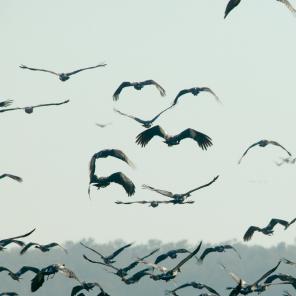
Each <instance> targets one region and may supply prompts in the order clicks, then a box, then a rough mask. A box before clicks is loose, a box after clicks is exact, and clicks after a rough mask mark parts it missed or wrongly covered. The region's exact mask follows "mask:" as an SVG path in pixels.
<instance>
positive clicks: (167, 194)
mask: <svg viewBox="0 0 296 296" xmlns="http://www.w3.org/2000/svg"><path fill="white" fill-rule="evenodd" d="M142 188H143V189H149V190H152V191H155V192H157V193H159V194H162V195H164V196H168V197H170V198H172V197H173V195H174V194H173V192H170V191H166V190H161V189H156V188H153V187H151V186H148V185H146V184H143V185H142Z"/></svg>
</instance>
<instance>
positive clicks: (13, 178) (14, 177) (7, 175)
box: [0, 174, 23, 183]
mask: <svg viewBox="0 0 296 296" xmlns="http://www.w3.org/2000/svg"><path fill="white" fill-rule="evenodd" d="M6 177H7V178H10V179H12V180H15V181H17V182H19V183H21V182H23V179H22V178H21V177H18V176H16V175H12V174H2V175H0V179H3V178H6Z"/></svg>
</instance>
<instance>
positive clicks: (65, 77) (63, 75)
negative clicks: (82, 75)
mask: <svg viewBox="0 0 296 296" xmlns="http://www.w3.org/2000/svg"><path fill="white" fill-rule="evenodd" d="M106 65H107V64H105V63H101V64H98V65H96V66H92V67H87V68H81V69H78V70H75V71H72V72H68V73H57V72H54V71H49V70H45V69H37V68H30V67H27V66H25V65H21V66H20V68H21V69H28V70H32V71H42V72H47V73H50V74H54V75H56V76H58V77H59V79H60V80H61V81H67V80H68V79H69V78H70V76H71V75H74V74H76V73H79V72H81V71H84V70H88V69H94V68H98V67H105V66H106Z"/></svg>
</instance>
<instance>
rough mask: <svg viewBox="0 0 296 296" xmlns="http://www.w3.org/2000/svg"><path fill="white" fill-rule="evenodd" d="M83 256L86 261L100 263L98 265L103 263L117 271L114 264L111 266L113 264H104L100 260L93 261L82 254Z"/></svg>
mask: <svg viewBox="0 0 296 296" xmlns="http://www.w3.org/2000/svg"><path fill="white" fill-rule="evenodd" d="M82 256H83V258H84V259H85V260H87V261H89V262H91V263H96V264H100V265H104V266H107V267H110V268H113V269H114V270H116V271H118V270H119V268H117V267H115V266H113V265H111V264H105V263H104V262H100V261H95V260H92V259H89V258H88V257H87V256H86V255H84V254H83V255H82Z"/></svg>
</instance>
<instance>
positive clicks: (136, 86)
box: [113, 79, 165, 101]
mask: <svg viewBox="0 0 296 296" xmlns="http://www.w3.org/2000/svg"><path fill="white" fill-rule="evenodd" d="M146 85H154V86H155V87H156V88H157V89H158V91H159V93H160V95H161V96H162V97H164V96H165V90H164V88H163V87H162V86H161V85H159V84H158V83H157V82H155V81H154V80H152V79H150V80H145V81H141V82H129V81H124V82H122V83H121V84H120V85H119V87H118V88H117V89H116V91H115V92H114V94H113V100H114V101H118V99H119V95H120V93H121V91H122V90H123V89H124V88H125V87H129V86H133V87H134V89H136V90H141V89H142V88H143V87H144V86H146Z"/></svg>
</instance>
